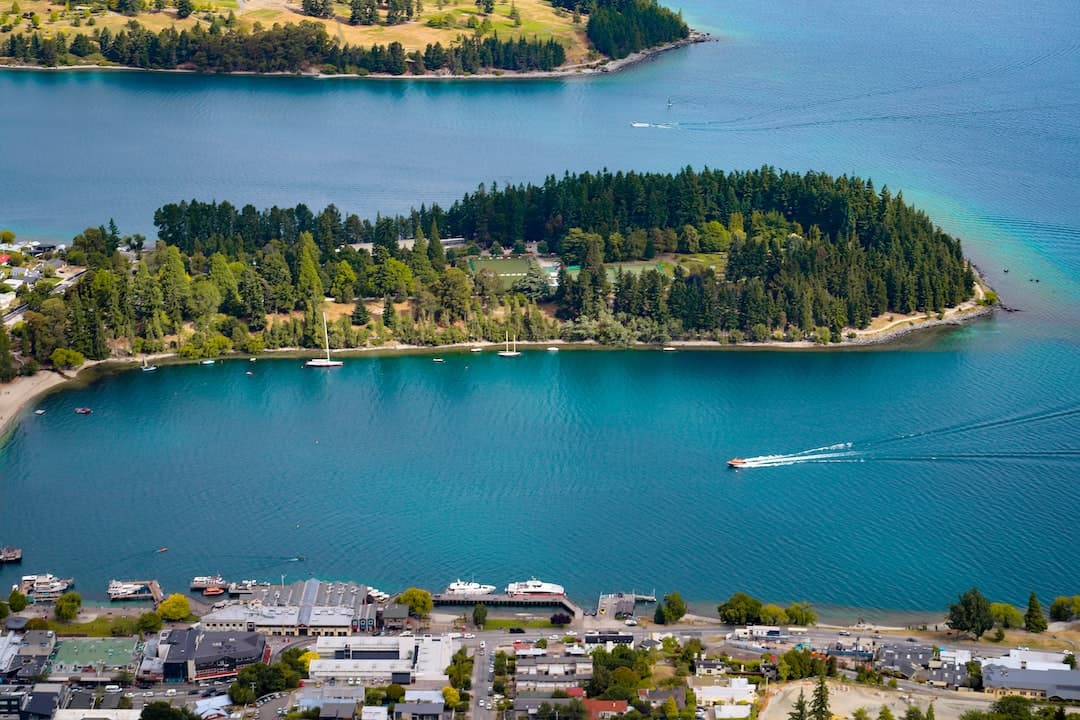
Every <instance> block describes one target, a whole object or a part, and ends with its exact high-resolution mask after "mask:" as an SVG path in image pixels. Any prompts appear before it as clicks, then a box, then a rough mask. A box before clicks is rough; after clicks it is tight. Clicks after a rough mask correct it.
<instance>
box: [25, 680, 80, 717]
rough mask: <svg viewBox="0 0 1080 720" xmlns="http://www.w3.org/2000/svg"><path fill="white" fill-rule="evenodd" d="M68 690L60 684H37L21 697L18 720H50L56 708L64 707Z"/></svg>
mask: <svg viewBox="0 0 1080 720" xmlns="http://www.w3.org/2000/svg"><path fill="white" fill-rule="evenodd" d="M67 695H68V690H67V689H66V688H65V686H64V685H61V684H60V683H38V684H37V685H34V686H33V687H32V688H31V689H30V692H29V693H27V694H26V695H25V696H23V701H22V704H21V705H20V706H19V720H52V716H53V714H54V713H55V712H56V711H57V709H58V708H61V707H63V706H64V705H65V701H66V699H67Z"/></svg>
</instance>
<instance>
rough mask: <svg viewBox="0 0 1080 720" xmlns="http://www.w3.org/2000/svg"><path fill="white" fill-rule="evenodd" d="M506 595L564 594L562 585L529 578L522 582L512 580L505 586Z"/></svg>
mask: <svg viewBox="0 0 1080 720" xmlns="http://www.w3.org/2000/svg"><path fill="white" fill-rule="evenodd" d="M506 594H507V595H565V594H566V590H564V589H563V586H562V585H556V584H555V583H549V582H543V581H542V580H537V579H536V578H529V579H528V580H525V581H524V582H512V583H510V584H509V585H507V586H506Z"/></svg>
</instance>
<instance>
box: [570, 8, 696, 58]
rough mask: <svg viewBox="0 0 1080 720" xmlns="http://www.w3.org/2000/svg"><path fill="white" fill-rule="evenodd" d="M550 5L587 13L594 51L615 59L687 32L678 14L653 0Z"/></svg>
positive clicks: (677, 38) (678, 37)
mask: <svg viewBox="0 0 1080 720" xmlns="http://www.w3.org/2000/svg"><path fill="white" fill-rule="evenodd" d="M551 4H552V5H554V6H555V7H561V8H564V9H566V10H572V11H574V12H575V13H582V12H587V13H588V14H589V21H588V24H587V25H586V34H587V35H588V37H589V42H591V43H592V45H593V47H594V48H595V49H596V51H597V52H600V53H603V54H604V55H607V56H609V57H612V58H616V59H618V58H623V57H626V56H627V55H629V54H630V53H635V52H638V51H640V50H644V49H646V48H650V47H655V46H657V45H663V44H665V43H669V42H673V41H675V40H681V39H683V38H686V37H688V36H689V35H690V28H689V27H687V25H686V23H685V22H683V19H682V16H681V14H679V13H674V12H672V11H671V10H668V9H667V8H665V7H663V6H662V5H660V4H659V3H657V2H656V0H552V1H551Z"/></svg>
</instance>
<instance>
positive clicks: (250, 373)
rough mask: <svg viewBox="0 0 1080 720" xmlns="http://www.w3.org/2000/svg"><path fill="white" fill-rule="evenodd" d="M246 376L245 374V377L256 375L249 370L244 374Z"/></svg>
mask: <svg viewBox="0 0 1080 720" xmlns="http://www.w3.org/2000/svg"><path fill="white" fill-rule="evenodd" d="M244 374H245V375H254V374H255V373H253V372H251V371H250V370H248V371H247V372H246V373H244Z"/></svg>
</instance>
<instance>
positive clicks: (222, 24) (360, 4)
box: [0, 0, 707, 78]
mask: <svg viewBox="0 0 1080 720" xmlns="http://www.w3.org/2000/svg"><path fill="white" fill-rule="evenodd" d="M152 1H153V4H152V6H151V5H150V4H149V3H148V2H146V1H145V0H92V1H90V2H88V4H86V5H76V6H74V7H73V6H72V5H71V3H70V2H67V4H63V3H58V0H14V1H13V3H12V5H11V7H10V9H9V10H7V11H5V12H2V13H0V63H6V64H8V65H12V66H17V67H35V68H60V69H64V68H69V69H79V68H107V67H115V68H138V69H146V70H168V71H193V72H212V73H260V74H282V73H288V74H305V75H313V76H323V77H325V76H348V77H357V76H360V77H366V76H386V77H402V76H407V77H427V78H442V77H499V76H511V77H552V76H559V75H567V74H581V73H595V72H610V71H612V70H617V69H619V68H620V67H625V66H626V65H627V64H631V63H632V62H634V61H637V60H640V59H641V58H642V57H647V56H648V55H649V54H651V53H655V52H659V51H662V50H667V49H670V48H673V47H679V46H681V45H684V44H687V43H692V42H701V41H703V40H705V39H707V36H705V35H703V34H701V33H693V32H691V31H690V29H689V28H688V27H687V25H686V23H685V22H683V20H682V18H681V17H680V16H679V15H678V14H676V13H674V12H672V11H670V10H668V9H667V8H664V7H662V6H661V5H659V4H658V3H657V2H656V0H590V1H589V2H587V3H586V2H584V1H583V0H498V2H496V0H475V1H474V0H428V2H426V3H425V2H424V0H384V1H383V2H377V1H376V0H300V1H299V2H295V1H294V0H207V1H206V2H203V3H201V4H196V3H195V2H194V0H152Z"/></svg>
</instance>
